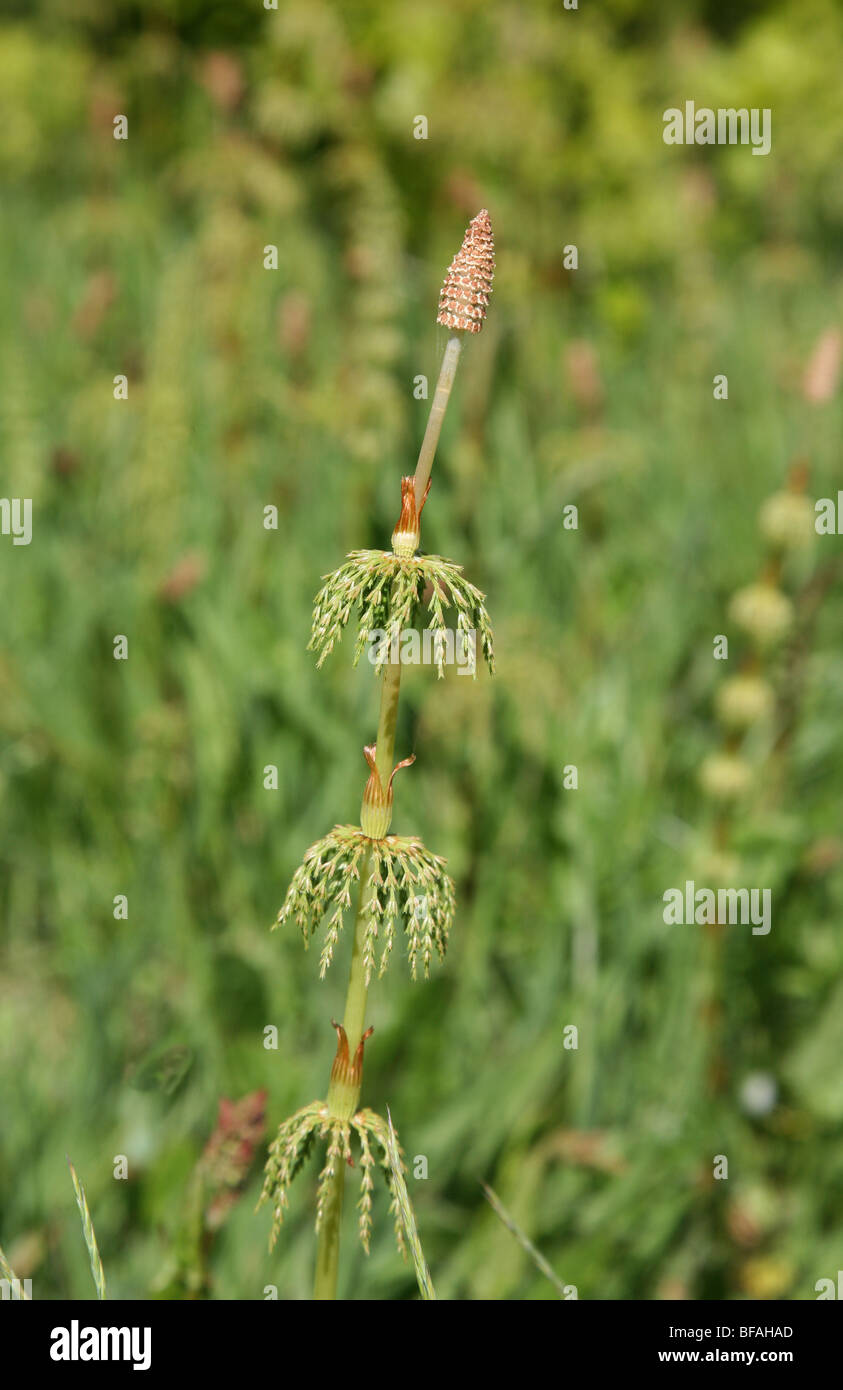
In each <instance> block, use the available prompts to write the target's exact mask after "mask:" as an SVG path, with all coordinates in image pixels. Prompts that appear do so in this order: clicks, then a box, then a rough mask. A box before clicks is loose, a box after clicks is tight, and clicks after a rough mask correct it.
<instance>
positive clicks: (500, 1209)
mask: <svg viewBox="0 0 843 1390" xmlns="http://www.w3.org/2000/svg"><path fill="white" fill-rule="evenodd" d="M480 1186H481V1187H482V1188H483V1191H484V1193H485V1194H486V1200H487V1202H488V1203H489V1206H490V1207H491V1208H492V1211H493V1212H494V1213H495V1215H496V1216H497V1217H498V1218H499V1220H501V1221H502V1222H503V1224H504V1226H506V1229H507V1230H508V1231H511V1232H512V1234H513V1235H514V1236H515V1239H516V1240H517V1241H518V1243H519V1245H521V1246H522V1247H523V1249H524V1250H526V1252H527V1254H528V1255H529V1256H530V1259H531V1260H532V1261H533V1263H534V1265H535V1266H536V1268H537V1269H540V1270H541V1272H542V1274H543V1275H544V1276H545V1278H546V1279H549V1280H550V1282H551V1284H552V1285H553V1287H554V1288H555V1290H556V1292H557V1293H558V1294H559V1297H560V1298H564V1297H565V1285H564V1284H563V1283H562V1280H561V1279H560V1278H559V1277H558V1276H557V1275H556V1274H554V1272H553V1270H552V1269H551V1267H550V1265H549V1264H548V1262H547V1260H546V1259H545V1257H544V1255H543V1254H542V1253H541V1251H540V1250H537V1249H536V1247H535V1245H534V1244H533V1242H532V1241H531V1240H530V1238H529V1236H526V1235H525V1234H524V1232H523V1231H522V1230H521V1227H520V1226H519V1225H518V1223H517V1222H516V1221H514V1220H513V1218H512V1217H511V1216H510V1214H509V1212H508V1211H507V1209H506V1207H505V1206H504V1205H503V1203H502V1201H501V1199H500V1198H499V1197H498V1195H497V1193H496V1192H493V1191H492V1189H491V1187H487V1186H486V1184H485V1183H481V1184H480Z"/></svg>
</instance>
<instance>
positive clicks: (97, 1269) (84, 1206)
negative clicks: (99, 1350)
mask: <svg viewBox="0 0 843 1390" xmlns="http://www.w3.org/2000/svg"><path fill="white" fill-rule="evenodd" d="M65 1158H67V1166H68V1168H69V1169H70V1176H71V1179H72V1181H73V1191H74V1192H75V1193H76V1205H77V1206H78V1208H79V1215H80V1216H81V1217H82V1234H83V1236H84V1237H85V1244H86V1245H87V1247H88V1258H89V1259H90V1261H91V1274H92V1275H93V1278H94V1286H95V1288H96V1291H97V1298H99V1299H100V1300H102V1299H104V1298H105V1270H104V1269H103V1267H102V1260H101V1259H100V1252H99V1246H98V1245H97V1237H96V1234H95V1232H94V1223H93V1221H92V1220H91V1213H90V1211H89V1210H88V1199H87V1198H86V1196H85V1189H84V1187H83V1186H82V1184H81V1182H80V1181H79V1179H78V1177H77V1176H76V1169H75V1168H74V1166H73V1164H72V1163H71V1161H70V1159H69V1158H68V1157H67V1154H65Z"/></svg>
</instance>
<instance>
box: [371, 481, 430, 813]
mask: <svg viewBox="0 0 843 1390" xmlns="http://www.w3.org/2000/svg"><path fill="white" fill-rule="evenodd" d="M409 481H410V482H411V483H412V478H411V479H410V480H409ZM376 755H377V745H376V744H374V743H372V744H369V745H367V746H366V747H365V748H364V749H363V756H364V758H365V759H366V762H367V763H368V764H369V780H368V782H367V783H366V788H365V790H364V792H363V805H362V807H361V809H360V829H361V830H362V831H363V834H364V835H368V837H369V839H370V840H382V839H383V837H384V835H385V834H386V832H387V830H388V829H389V823H390V821H391V820H392V781H393V778H394V777H395V774H396V772H398V771H399V770H400V769H401V768H402V767H409V766H410V765H411V763H414V762H415V761H416V755H415V753H413V754H412V756H411V757H409V758H403V759H402V760H401V762H400V763H396V764H395V767H394V768H393V769H392V772H391V773H390V774H389V781H388V782H387V784H386V788H385V789H384V785H383V783H382V781H381V777H380V773H379V772H378V765H377V762H376Z"/></svg>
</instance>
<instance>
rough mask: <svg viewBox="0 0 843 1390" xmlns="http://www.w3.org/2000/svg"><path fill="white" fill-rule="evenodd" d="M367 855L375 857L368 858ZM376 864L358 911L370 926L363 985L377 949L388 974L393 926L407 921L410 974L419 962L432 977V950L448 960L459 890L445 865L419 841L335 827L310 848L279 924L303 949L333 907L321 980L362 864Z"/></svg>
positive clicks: (367, 927)
mask: <svg viewBox="0 0 843 1390" xmlns="http://www.w3.org/2000/svg"><path fill="white" fill-rule="evenodd" d="M367 855H370V856H371V858H367V857H366V856H367ZM369 865H370V866H371V872H370V873H368V869H363V873H364V874H367V873H368V877H366V878H365V883H364V885H363V886H364V888H366V889H367V891H366V894H365V897H364V900H363V903H362V906H361V909H360V911H361V913H362V917H363V922H364V924H365V945H364V949H363V959H364V965H365V970H366V984H367V986H368V985H369V984H370V982H371V978H372V973H373V971H374V968H375V955H376V944H377V943H378V942H379V941H380V943H381V953H380V963H379V965H378V976H379V977H380V976H382V975H383V973H384V971H385V970H386V967H387V963H388V961H389V957H390V955H391V954H392V948H393V946H394V945H395V929H396V926H398V925H400V924H401V923H402V922H403V925H404V932H405V934H406V937H407V959H408V961H409V963H410V974H411V975H412V977H413V979H415V978H416V970H417V968H418V965H419V964H421V967H422V969H423V971H424V974H425V977H427V976H428V975H429V974H430V962H431V960H432V959H433V955H434V952H435V953H436V954H437V955H438V957H439V959H440V960H443V959H444V956H445V949H446V947H447V945H448V933H449V931H450V930H451V925H452V923H453V920H454V885H453V881H452V880H451V879H450V878H449V877H448V875H447V874H446V873H445V866H444V860H442V859H440V858H439V857H438V856H437V855H435V854H431V853H430V851H429V850H427V849H425V847H424V845H423V844H422V843H421V841H420V840H417V839H414V838H412V837H406V836H400V835H386V836H384V837H383V838H382V839H369V838H368V837H367V836H366V835H364V834H363V833H362V831H361V830H358V829H357V827H356V826H353V825H337V826H335V827H334V829H333V830H332V831H331V832H330V834H329V835H325V836H324V837H323V838H322V839H321V840H317V842H316V844H314V845H311V846H310V849H309V850H308V851H307V853H306V854H305V856H304V862H303V863H302V864H301V865H300V866H299V868H298V869H296V872H295V873H294V874H293V879H292V882H291V884H290V887H289V888H288V890H287V896H286V898H285V899H284V906H283V907H282V908H281V911H280V912H279V914H278V920H277V925H283V923H284V922H287V921H294V922H295V923H296V924H297V925H298V926H299V927H300V929H301V933H302V936H303V937H304V944H305V947H306V946H307V945H308V943H309V941H310V937H311V936H312V935H313V933H314V932H315V931H316V930H317V929H318V928H319V926H320V925H321V923H322V920H323V918H325V917H326V916H327V914H328V912H329V910H330V909H331V907H333V909H334V911H333V915H332V916H331V918H330V920H329V922H328V926H327V930H326V936H325V945H324V947H323V948H322V955H321V958H320V963H319V974H320V976H321V977H322V978H323V979H324V977H325V974H326V972H327V969H328V966H329V965H330V964H331V961H332V960H333V958H334V950H335V948H336V945H337V942H338V941H339V935H340V931H341V930H342V927H343V923H344V919H345V914H346V912H349V911H350V910H351V907H352V889H355V891H356V885H358V884H359V883H360V880H361V867H362V866H369Z"/></svg>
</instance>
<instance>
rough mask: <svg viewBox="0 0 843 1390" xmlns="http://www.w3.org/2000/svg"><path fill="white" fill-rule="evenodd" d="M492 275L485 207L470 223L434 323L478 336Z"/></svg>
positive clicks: (489, 228) (489, 227) (492, 246)
mask: <svg viewBox="0 0 843 1390" xmlns="http://www.w3.org/2000/svg"><path fill="white" fill-rule="evenodd" d="M494 273H495V243H494V239H493V237H492V224H491V222H490V220H489V214H488V212H487V211H486V209H485V208H483V210H482V212H478V214H477V216H476V217H475V218H473V220H472V221H471V222H469V224H468V227H467V229H466V233H465V237H464V238H463V243H462V246H461V247H460V249H459V251H458V252H457V254H456V255H455V257H454V259H453V261H452V262H451V266H450V269H449V270H448V274H447V275H446V276H445V281H444V283H443V285H442V289H441V290H440V293H439V313H438V315H437V318H436V322H437V323H442V324H444V325H445V327H446V328H452V329H456V330H457V331H458V332H463V333H479V332H480V329H481V328H482V327H483V320H484V319H485V317H486V309H487V307H488V304H489V295H490V294H491V292H492V280H493V279H494Z"/></svg>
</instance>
